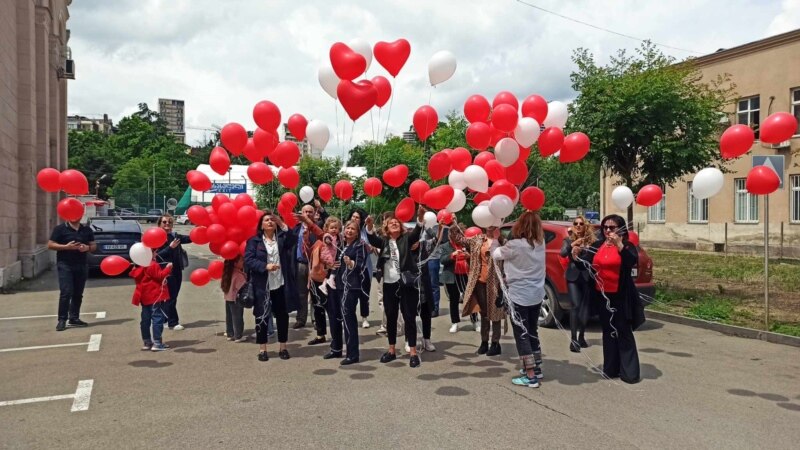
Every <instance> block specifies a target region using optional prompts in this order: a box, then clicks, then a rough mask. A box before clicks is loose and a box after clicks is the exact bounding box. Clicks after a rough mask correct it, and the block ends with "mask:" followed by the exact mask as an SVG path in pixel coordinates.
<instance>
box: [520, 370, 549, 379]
mask: <svg viewBox="0 0 800 450" xmlns="http://www.w3.org/2000/svg"><path fill="white" fill-rule="evenodd" d="M519 374H520V375H526V376H527V375H528V372H526V371H525V369H519ZM533 376H535V377H536V378H537V379H539V380H541V379H543V378H544V374H542V369H541V368H538V367H537V368H534V369H533Z"/></svg>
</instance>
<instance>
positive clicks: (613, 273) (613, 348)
mask: <svg viewBox="0 0 800 450" xmlns="http://www.w3.org/2000/svg"><path fill="white" fill-rule="evenodd" d="M600 224H601V230H602V232H603V236H602V237H601V238H600V239H599V240H597V241H596V242H595V243H594V244H592V246H591V247H589V248H587V249H584V250H581V248H580V247H575V248H574V249H573V250H572V255H573V257H575V258H576V259H577V258H581V259H583V260H585V261H587V262H589V263H591V264H592V269H593V271H594V272H595V274H596V282H595V290H594V292H593V301H595V302H598V303H599V304H600V321H601V324H602V326H603V373H604V374H605V375H606V376H608V377H610V378H616V377H619V378H620V379H621V380H622V381H624V382H626V383H638V382H639V381H640V379H641V378H640V372H639V353H638V352H637V351H636V340H635V339H634V337H633V330H635V329H637V328H639V326H641V325H642V324H643V323H644V307H643V305H642V302H641V301H640V300H639V292H638V291H637V290H636V285H635V284H634V282H633V277H632V276H631V270H632V269H633V267H634V266H636V264H637V263H638V261H639V253H638V251H637V250H636V246H635V245H633V244H631V243H630V242H629V241H628V231H627V227H626V225H625V219H623V218H622V217H620V216H618V215H616V214H612V215H610V216H606V217H604V218H603V220H602V221H601V222H600Z"/></svg>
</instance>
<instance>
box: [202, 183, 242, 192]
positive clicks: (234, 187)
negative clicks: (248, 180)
mask: <svg viewBox="0 0 800 450" xmlns="http://www.w3.org/2000/svg"><path fill="white" fill-rule="evenodd" d="M208 192H211V193H219V194H242V193H245V192H247V184H245V183H220V182H216V181H215V182H213V183H212V184H211V189H209V190H208Z"/></svg>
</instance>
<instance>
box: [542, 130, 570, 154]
mask: <svg viewBox="0 0 800 450" xmlns="http://www.w3.org/2000/svg"><path fill="white" fill-rule="evenodd" d="M538 143H539V153H540V154H541V155H542V157H546V156H550V155H552V154H554V153H555V152H557V151H559V150H560V149H561V146H562V145H563V144H564V132H563V131H561V128H556V127H549V128H546V129H545V130H544V131H542V134H540V135H539V140H538Z"/></svg>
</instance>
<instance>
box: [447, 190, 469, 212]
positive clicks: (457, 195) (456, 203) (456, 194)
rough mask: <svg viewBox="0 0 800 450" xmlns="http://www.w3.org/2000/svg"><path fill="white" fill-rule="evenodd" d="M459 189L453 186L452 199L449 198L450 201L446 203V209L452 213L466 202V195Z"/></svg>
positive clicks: (457, 210)
mask: <svg viewBox="0 0 800 450" xmlns="http://www.w3.org/2000/svg"><path fill="white" fill-rule="evenodd" d="M464 187H466V186H464ZM461 189H463V188H461ZM461 189H455V188H453V199H452V200H450V203H448V204H447V210H448V211H450V212H452V213H455V212H459V211H461V210H462V209H464V206H465V205H466V204H467V196H466V194H464V191H462V190H461Z"/></svg>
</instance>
